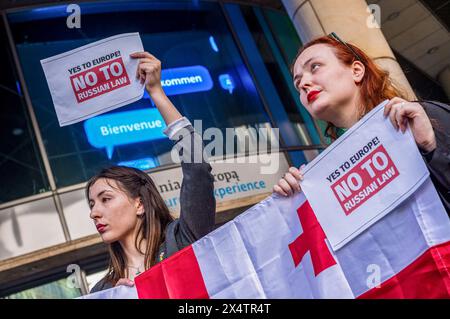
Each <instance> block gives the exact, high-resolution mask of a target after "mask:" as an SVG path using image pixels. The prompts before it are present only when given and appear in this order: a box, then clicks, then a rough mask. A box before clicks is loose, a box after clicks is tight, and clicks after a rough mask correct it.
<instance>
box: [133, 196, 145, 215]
mask: <svg viewBox="0 0 450 319" xmlns="http://www.w3.org/2000/svg"><path fill="white" fill-rule="evenodd" d="M135 207H136V215H137V216H142V215H143V214H144V212H145V211H144V204H143V203H142V198H140V197H138V198H136V202H135Z"/></svg>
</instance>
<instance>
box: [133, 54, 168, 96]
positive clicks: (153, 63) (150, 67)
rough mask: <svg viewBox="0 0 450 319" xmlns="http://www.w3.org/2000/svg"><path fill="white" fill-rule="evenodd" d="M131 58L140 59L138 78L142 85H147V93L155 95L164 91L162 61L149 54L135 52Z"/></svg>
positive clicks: (137, 71)
mask: <svg viewBox="0 0 450 319" xmlns="http://www.w3.org/2000/svg"><path fill="white" fill-rule="evenodd" d="M130 57H132V58H135V59H139V65H138V68H137V70H136V78H137V79H139V80H140V82H141V84H144V83H145V88H146V89H147V92H148V93H149V94H150V95H152V94H153V93H155V92H157V91H160V90H162V86H161V61H159V60H158V59H157V58H156V57H155V56H153V55H152V54H150V53H148V52H135V53H132V54H130Z"/></svg>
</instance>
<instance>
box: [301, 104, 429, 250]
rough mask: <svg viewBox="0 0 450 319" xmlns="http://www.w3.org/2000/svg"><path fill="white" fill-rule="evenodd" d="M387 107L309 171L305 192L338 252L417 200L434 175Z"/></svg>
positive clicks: (367, 118)
mask: <svg viewBox="0 0 450 319" xmlns="http://www.w3.org/2000/svg"><path fill="white" fill-rule="evenodd" d="M387 102H388V101H384V102H383V103H381V104H380V105H378V106H377V107H376V108H375V109H373V110H372V111H371V112H370V113H368V114H367V115H366V116H365V117H364V118H362V119H361V120H360V121H359V122H358V123H356V124H355V125H354V126H353V127H352V128H351V129H349V130H348V131H347V132H346V133H345V134H344V135H342V136H341V137H340V138H339V139H338V140H337V141H335V142H334V143H333V144H331V145H330V146H329V147H328V148H327V149H326V150H325V151H324V152H323V153H322V154H320V155H319V156H318V157H317V158H315V159H314V160H313V161H311V162H310V163H309V164H308V165H307V166H306V167H305V169H304V171H303V173H304V180H303V181H302V182H301V187H302V189H303V191H304V193H305V195H306V198H307V199H308V201H309V203H310V205H311V207H312V208H313V210H314V212H315V214H316V216H317V219H318V220H319V222H320V224H321V226H322V228H323V230H324V232H325V234H326V236H327V238H328V240H329V242H330V244H331V246H332V248H333V249H334V250H337V249H339V248H341V247H343V246H344V245H345V244H346V243H348V242H349V241H351V240H352V239H353V238H355V237H356V236H357V235H359V234H360V233H361V232H363V231H364V230H365V229H367V228H368V227H369V226H371V225H372V224H374V223H375V222H377V221H378V220H380V219H381V218H382V217H383V216H385V215H386V214H388V213H389V212H390V211H391V210H393V209H394V208H395V207H397V206H398V205H399V204H401V203H402V201H404V200H405V199H406V198H407V197H408V196H409V195H411V194H412V193H413V192H414V191H415V190H416V189H417V188H418V187H419V186H420V185H421V184H422V182H423V181H424V180H425V179H426V178H427V177H428V175H429V172H428V170H427V168H426V166H425V163H424V162H423V159H422V157H421V155H420V153H419V150H418V148H417V146H416V143H415V141H414V138H413V136H412V133H411V131H410V130H409V128H408V130H407V131H406V132H405V133H404V134H403V133H402V132H401V131H396V130H395V129H394V127H393V126H392V124H391V122H390V120H389V118H385V117H384V115H383V110H384V106H385V105H386V103H387Z"/></svg>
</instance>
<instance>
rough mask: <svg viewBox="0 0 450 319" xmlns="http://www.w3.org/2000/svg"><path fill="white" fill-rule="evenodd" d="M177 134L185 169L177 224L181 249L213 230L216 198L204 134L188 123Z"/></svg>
mask: <svg viewBox="0 0 450 319" xmlns="http://www.w3.org/2000/svg"><path fill="white" fill-rule="evenodd" d="M175 138H176V140H177V142H176V143H175V147H176V148H177V150H178V154H179V155H180V159H181V168H182V172H183V182H182V185H181V192H180V218H179V220H178V221H177V223H175V225H174V226H175V227H174V232H175V239H176V241H177V246H178V248H179V249H181V248H182V247H185V246H187V245H190V244H192V243H193V242H195V241H196V240H198V239H200V238H201V237H203V236H205V235H206V234H208V233H209V232H210V231H211V230H213V228H214V222H215V213H216V200H215V198H214V177H213V175H212V174H211V169H212V168H211V165H210V164H209V163H207V162H206V161H205V158H204V156H203V141H202V139H201V137H200V136H199V135H198V134H197V133H196V132H195V130H194V128H193V127H192V125H189V126H186V127H184V128H183V129H181V130H180V131H178V132H177V133H176V134H175Z"/></svg>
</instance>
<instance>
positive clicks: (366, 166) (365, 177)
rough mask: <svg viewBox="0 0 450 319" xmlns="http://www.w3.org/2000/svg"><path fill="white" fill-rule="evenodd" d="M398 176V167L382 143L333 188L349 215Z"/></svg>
mask: <svg viewBox="0 0 450 319" xmlns="http://www.w3.org/2000/svg"><path fill="white" fill-rule="evenodd" d="M398 176H399V172H398V170H397V167H395V165H394V163H393V162H392V160H391V158H390V157H389V154H388V153H387V152H386V149H385V148H384V146H383V145H380V146H378V147H377V148H376V149H374V150H373V151H372V152H371V153H369V154H367V155H366V157H365V158H364V159H363V160H362V161H361V162H360V163H359V164H358V165H357V166H355V167H354V168H352V169H351V170H350V171H349V172H348V173H347V174H345V175H344V176H343V177H341V178H340V179H339V180H338V181H337V182H335V183H334V184H333V185H331V188H332V190H333V193H334V195H335V196H336V198H337V199H338V201H339V203H340V204H341V207H342V209H343V210H344V212H345V214H346V215H349V214H351V213H352V212H353V211H354V210H355V209H357V208H358V207H360V206H361V205H362V204H363V203H364V202H365V201H367V200H368V199H369V198H371V197H372V196H374V195H375V194H376V193H378V192H379V191H381V190H382V189H383V188H384V187H386V186H387V185H388V184H389V183H390V182H392V181H393V180H394V179H395V178H397V177H398Z"/></svg>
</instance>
